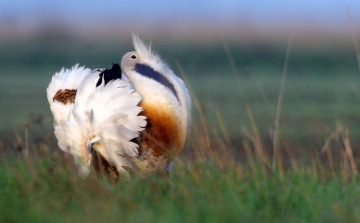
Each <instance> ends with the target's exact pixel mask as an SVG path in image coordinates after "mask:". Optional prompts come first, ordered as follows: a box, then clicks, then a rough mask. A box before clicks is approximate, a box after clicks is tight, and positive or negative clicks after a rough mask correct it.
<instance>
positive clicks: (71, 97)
mask: <svg viewBox="0 0 360 223" xmlns="http://www.w3.org/2000/svg"><path fill="white" fill-rule="evenodd" d="M75 96H76V90H75V89H65V90H58V91H57V92H56V94H55V96H54V97H53V101H58V102H61V103H63V104H66V103H70V104H72V103H74V102H75Z"/></svg>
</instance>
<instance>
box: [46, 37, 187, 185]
mask: <svg viewBox="0 0 360 223" xmlns="http://www.w3.org/2000/svg"><path fill="white" fill-rule="evenodd" d="M133 45H134V48H135V51H132V52H128V53H125V55H124V56H123V57H122V59H121V61H120V65H119V64H113V66H112V68H111V69H107V68H96V69H93V70H91V69H89V68H85V66H83V67H79V65H78V64H76V65H75V66H73V67H72V68H71V69H65V68H62V69H61V71H60V72H58V73H55V74H54V75H53V77H52V80H51V82H50V84H49V86H48V88H47V98H48V101H49V104H50V110H51V111H52V114H53V117H54V129H55V131H54V133H55V136H56V138H57V140H58V145H59V147H60V149H62V150H63V151H65V152H69V153H71V154H72V155H73V157H74V159H75V163H76V164H77V166H78V168H79V172H80V174H81V175H83V176H87V175H88V174H89V172H90V171H91V168H93V169H95V170H105V171H106V172H107V173H109V174H110V175H111V176H112V177H124V178H126V179H128V178H129V176H130V173H134V174H138V175H142V176H143V175H145V176H147V175H149V174H152V173H162V172H167V171H169V166H170V164H171V162H172V161H173V160H174V159H175V158H176V157H177V156H178V155H179V154H180V153H181V152H182V150H183V149H184V145H185V139H186V137H187V135H188V132H189V129H190V124H191V97H190V94H189V91H188V89H187V88H186V86H185V83H184V82H183V81H182V80H181V79H180V78H179V77H177V76H176V75H175V74H174V72H173V71H172V70H171V69H170V68H169V66H168V65H167V64H166V63H165V62H163V60H162V59H161V58H160V56H159V55H158V54H156V53H154V52H153V51H152V48H151V43H150V44H149V45H146V44H144V43H143V42H142V41H141V40H140V39H139V37H138V36H136V35H134V34H133Z"/></svg>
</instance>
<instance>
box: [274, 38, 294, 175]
mask: <svg viewBox="0 0 360 223" xmlns="http://www.w3.org/2000/svg"><path fill="white" fill-rule="evenodd" d="M292 38H293V37H292V34H290V37H289V41H288V45H287V48H286V55H285V62H284V69H283V73H282V78H281V85H280V92H279V99H278V105H277V109H276V116H275V127H274V128H275V129H274V155H273V164H272V167H273V169H275V167H276V163H277V164H278V167H279V170H280V171H282V170H281V166H282V164H281V159H280V155H281V154H280V151H279V126H280V115H281V106H282V100H283V95H284V87H285V80H286V75H287V69H288V64H289V57H290V52H291V45H292Z"/></svg>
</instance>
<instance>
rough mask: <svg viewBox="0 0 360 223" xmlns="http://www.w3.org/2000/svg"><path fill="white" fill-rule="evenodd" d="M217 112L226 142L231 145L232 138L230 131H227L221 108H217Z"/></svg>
mask: <svg viewBox="0 0 360 223" xmlns="http://www.w3.org/2000/svg"><path fill="white" fill-rule="evenodd" d="M215 114H216V118H217V120H218V122H219V125H220V129H221V133H222V134H223V137H224V139H225V142H226V144H227V145H228V146H230V145H231V140H230V137H229V133H228V132H227V130H226V127H225V124H224V120H223V118H222V116H221V114H220V111H219V109H217V108H215Z"/></svg>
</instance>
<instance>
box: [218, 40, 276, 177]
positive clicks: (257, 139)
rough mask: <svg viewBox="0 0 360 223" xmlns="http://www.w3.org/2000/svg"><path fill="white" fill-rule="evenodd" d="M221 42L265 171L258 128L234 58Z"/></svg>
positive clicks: (268, 165) (264, 155)
mask: <svg viewBox="0 0 360 223" xmlns="http://www.w3.org/2000/svg"><path fill="white" fill-rule="evenodd" d="M222 41H223V45H224V49H225V52H226V55H227V57H228V60H229V62H230V66H231V70H232V73H233V76H234V79H235V81H236V84H237V87H238V90H239V92H240V96H241V98H242V101H243V103H244V106H245V109H246V114H247V116H248V118H249V120H250V123H251V127H252V130H253V133H254V139H253V140H252V141H253V143H254V147H255V151H256V153H257V156H258V157H259V159H260V161H261V163H262V165H263V169H264V170H265V169H266V168H265V166H267V167H270V161H269V158H268V156H267V155H266V153H265V151H264V146H263V143H262V141H261V137H260V133H259V130H258V127H257V125H256V122H255V118H254V116H253V113H252V112H251V109H250V106H249V104H248V103H247V100H246V97H245V93H244V91H243V88H242V85H241V81H240V78H239V72H238V70H237V67H236V63H235V61H234V58H233V56H232V54H231V51H230V48H229V46H228V45H227V43H226V41H225V40H224V38H222ZM264 165H265V166H264Z"/></svg>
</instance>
